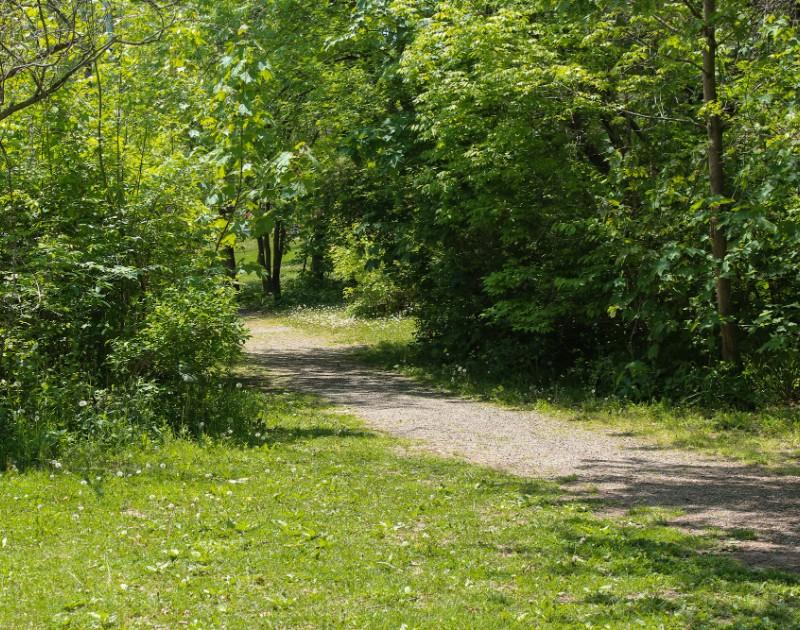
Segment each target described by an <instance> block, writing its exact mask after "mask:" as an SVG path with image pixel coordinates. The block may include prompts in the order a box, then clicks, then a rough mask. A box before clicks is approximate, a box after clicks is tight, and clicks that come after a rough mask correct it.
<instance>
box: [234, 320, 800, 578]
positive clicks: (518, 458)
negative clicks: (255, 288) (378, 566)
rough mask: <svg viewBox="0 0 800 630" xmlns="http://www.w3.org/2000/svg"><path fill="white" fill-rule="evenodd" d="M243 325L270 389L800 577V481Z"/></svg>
mask: <svg viewBox="0 0 800 630" xmlns="http://www.w3.org/2000/svg"><path fill="white" fill-rule="evenodd" d="M248 324H249V326H250V330H251V333H252V338H251V339H250V341H249V342H248V345H247V352H248V356H249V357H250V359H251V360H252V361H254V362H255V363H258V364H261V365H263V366H264V367H266V368H267V369H268V370H269V371H270V372H271V373H272V375H273V376H274V378H275V379H276V381H277V384H278V385H280V386H281V387H287V388H290V389H293V390H296V391H303V392H310V393H314V394H317V395H319V396H321V397H323V398H325V399H327V400H329V401H331V402H333V403H335V404H336V405H339V406H341V407H343V408H345V409H347V410H349V411H351V412H352V413H353V414H355V415H357V416H359V417H361V418H362V419H364V420H365V421H366V422H367V424H368V425H369V426H371V427H373V428H375V429H377V430H380V431H384V432H386V433H390V434H392V435H396V436H400V437H404V438H410V439H413V440H417V441H418V442H419V444H420V446H421V447H422V448H425V449H426V450H430V451H433V452H435V453H438V454H442V455H448V456H458V457H462V458H465V459H467V460H469V461H471V462H475V463H477V464H481V465H484V466H489V467H492V468H497V469H500V470H504V471H507V472H511V473H514V474H517V475H521V476H528V477H546V478H554V479H559V480H561V481H562V484H563V485H564V487H565V488H566V489H568V490H570V491H572V492H573V493H575V494H577V495H579V496H581V498H582V499H585V500H590V501H597V502H599V503H600V504H601V506H598V507H599V510H600V511H601V512H603V511H605V512H608V513H610V514H615V513H624V510H626V509H629V508H631V507H634V506H660V507H666V508H679V509H680V510H682V511H683V514H682V515H681V516H680V517H678V518H676V519H674V520H673V521H672V522H673V524H675V525H677V526H679V527H681V528H684V529H687V530H691V531H701V530H703V529H706V528H709V527H716V528H721V529H726V530H736V529H740V530H749V531H751V532H755V534H756V539H755V540H735V539H734V537H732V538H731V540H730V545H729V549H730V550H731V551H732V552H733V553H735V554H736V555H738V556H739V557H741V558H742V559H744V560H745V561H748V562H750V563H752V564H756V565H760V566H772V567H779V568H784V569H790V570H796V571H800V477H794V476H781V477H777V476H771V475H769V474H766V473H764V472H763V471H762V470H759V469H757V468H754V467H749V466H744V465H741V464H737V463H734V462H730V461H726V460H722V459H713V458H709V457H705V456H702V455H698V454H697V453H694V452H689V451H680V450H671V449H662V448H658V447H656V446H654V445H652V444H648V443H646V442H644V441H642V440H641V439H637V438H631V437H627V436H623V435H620V434H618V433H617V434H615V433H614V432H613V431H612V430H596V429H592V430H591V431H589V430H586V429H583V428H581V427H579V426H576V425H575V424H574V423H570V422H567V421H560V420H554V419H552V418H547V417H544V416H542V415H540V414H538V413H535V412H531V411H515V410H509V409H503V408H499V407H495V406H492V405H488V404H483V403H479V402H474V401H469V400H463V399H459V398H455V397H452V396H448V395H445V394H442V393H439V392H434V391H431V390H430V389H427V388H425V387H424V386H422V385H419V384H418V383H415V382H414V381H412V380H410V379H407V378H405V377H402V376H398V375H396V374H392V373H386V372H381V371H377V370H374V369H371V368H366V367H364V366H362V365H359V364H358V363H356V362H353V361H352V360H351V359H349V358H348V348H347V347H342V346H332V345H329V344H328V343H326V342H325V341H324V340H322V339H319V338H315V337H313V336H311V335H307V334H305V333H302V332H299V331H298V330H295V329H293V328H287V327H283V326H277V325H275V324H274V323H271V322H270V320H259V319H255V318H253V319H250V320H248ZM565 478H567V480H566V481H565ZM739 537H741V536H739Z"/></svg>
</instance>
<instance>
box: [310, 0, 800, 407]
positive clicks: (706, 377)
mask: <svg viewBox="0 0 800 630" xmlns="http://www.w3.org/2000/svg"><path fill="white" fill-rule="evenodd" d="M796 17H797V16H796V14H795V13H794V10H793V5H791V4H781V3H770V4H768V5H766V4H764V3H753V2H723V3H720V5H719V7H717V6H715V4H714V3H713V2H712V3H709V2H706V3H701V2H674V3H657V4H656V3H647V2H635V3H619V2H613V1H596V2H581V3H556V2H548V1H539V2H514V1H513V0H503V1H493V2H487V1H468V0H458V1H444V2H429V3H416V2H415V3H409V2H392V3H386V4H385V3H379V2H373V3H364V4H363V5H362V11H361V12H360V13H358V19H356V20H355V21H354V28H353V31H352V33H351V35H350V38H349V39H348V40H346V42H347V45H348V46H351V47H352V48H353V50H355V51H357V53H354V55H355V56H356V58H357V59H358V61H357V62H356V63H357V65H358V66H359V68H363V67H367V68H369V71H370V73H371V77H372V78H371V80H370V81H368V87H367V88H365V89H371V90H373V91H375V92H376V97H379V98H382V99H383V101H384V108H383V111H381V112H380V114H379V115H378V116H375V115H374V112H372V111H365V112H364V114H363V123H362V125H361V126H359V127H358V128H354V129H352V130H350V133H349V135H348V137H347V140H346V141H345V142H343V143H341V145H340V147H339V151H340V153H344V154H345V155H347V156H348V157H349V158H350V160H351V161H350V163H349V168H347V169H346V168H344V167H341V166H340V167H339V169H338V170H337V171H333V172H331V173H329V174H326V173H324V172H320V173H319V176H320V178H321V180H322V181H321V182H320V185H321V186H323V187H336V188H338V189H339V190H341V196H340V197H339V201H338V206H336V205H335V204H334V208H337V207H339V208H342V209H343V211H341V212H339V215H340V216H345V217H347V218H348V219H349V223H348V225H351V226H352V227H354V228H355V229H356V233H363V234H366V235H367V237H368V242H369V243H370V244H371V247H370V250H369V251H370V254H371V255H370V260H371V261H372V264H373V268H375V269H384V270H386V273H388V274H390V275H392V279H393V280H394V281H396V282H397V283H398V285H399V286H402V287H405V290H406V291H407V292H410V293H412V294H413V296H414V298H415V300H416V303H417V305H418V314H419V317H420V323H421V330H420V337H421V340H422V341H423V342H425V343H426V345H427V347H428V348H429V349H432V350H435V351H436V352H438V353H439V355H440V356H442V357H443V358H445V359H446V360H454V361H455V360H457V361H459V362H464V361H466V362H472V363H473V364H475V365H480V366H484V367H482V368H481V369H485V366H486V365H487V363H488V366H489V368H490V369H494V370H496V371H503V370H505V371H508V370H519V371H523V372H529V373H533V374H534V375H535V376H539V377H541V376H546V375H550V376H561V375H564V374H567V373H571V374H573V375H575V376H577V377H579V378H580V379H581V380H582V381H584V382H587V383H588V384H590V385H592V386H593V387H595V388H596V389H600V390H604V391H614V392H617V393H622V394H624V395H628V396H634V397H643V398H650V397H658V396H662V395H665V394H666V395H670V396H675V397H678V398H684V397H686V396H692V397H693V398H696V397H697V395H704V396H705V399H706V400H707V401H709V402H712V401H713V402H726V401H727V402H730V403H734V404H754V403H759V402H765V401H767V400H771V401H774V400H786V399H791V398H796V397H797V395H798V392H799V391H800V363H799V362H798V352H800V344H799V342H800V334H799V333H800V330H799V329H798V325H800V310H798V308H799V307H800V303H799V302H798V296H799V295H800V275H799V274H798V269H800V267H799V266H798V262H800V261H798V255H799V254H800V241H798V238H799V237H800V231H799V228H800V223H799V221H800V213H799V211H800V195H799V193H800V188H799V186H798V184H800V181H799V180H798V176H797V173H798V166H799V164H798V158H800V152H799V151H798V149H799V148H800V141H799V140H798V139H799V138H800V136H799V135H798V131H799V130H800V121H799V120H798V115H797V86H798V84H799V80H800V62H799V58H798V54H799V53H800V39H798V29H797V23H796V21H795V19H796ZM340 45H341V44H340ZM365 49H366V50H367V51H369V50H371V51H374V52H379V53H380V57H379V59H378V60H376V59H375V58H374V57H371V56H369V55H368V53H366V52H364V51H365ZM354 76H358V75H354ZM342 172H344V173H345V174H346V177H345V178H343V177H342ZM346 231H347V230H345V232H346Z"/></svg>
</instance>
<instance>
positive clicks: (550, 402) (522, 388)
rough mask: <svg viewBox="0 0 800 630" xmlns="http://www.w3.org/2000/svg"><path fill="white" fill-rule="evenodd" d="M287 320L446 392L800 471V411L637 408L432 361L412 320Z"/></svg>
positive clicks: (303, 315) (295, 315)
mask: <svg viewBox="0 0 800 630" xmlns="http://www.w3.org/2000/svg"><path fill="white" fill-rule="evenodd" d="M279 317H280V319H281V321H282V322H283V323H284V324H286V325H289V326H294V327H296V328H299V329H301V330H306V331H308V332H310V333H313V334H316V335H321V336H325V337H326V338H328V339H329V340H331V341H332V342H334V343H344V344H352V345H361V346H363V347H362V348H359V349H358V350H356V351H355V354H356V356H357V357H358V358H359V359H361V360H362V361H364V362H367V363H370V364H372V365H375V366H378V367H381V368H384V369H386V368H388V369H395V370H397V371H400V372H403V373H404V374H406V375H408V376H412V377H414V378H416V379H418V380H421V381H424V382H426V383H427V384H428V385H431V386H434V387H437V388H439V389H442V390H446V391H450V392H454V393H457V394H459V395H461V396H465V397H471V398H476V399H480V400H487V401H492V402H495V403H498V404H501V405H509V406H514V407H523V408H530V409H534V410H537V411H540V412H542V413H546V414H548V415H551V416H555V417H559V418H562V419H565V420H569V421H573V422H579V423H581V424H584V425H589V426H595V427H599V428H608V427H611V428H613V429H614V430H615V431H618V432H621V433H625V434H631V435H636V436H641V437H644V438H647V439H649V440H653V441H654V442H656V443H657V444H659V445H661V446H665V447H678V448H690V449H697V450H700V451H703V452H707V453H713V454H717V455H724V456H727V457H731V458H734V459H737V460H739V461H742V462H744V463H748V464H757V465H760V466H764V467H768V468H770V469H772V470H773V471H774V472H777V473H786V474H798V473H800V408H790V407H776V408H772V409H762V410H759V411H756V412H748V411H726V410H704V409H701V408H698V407H691V406H684V407H681V406H676V405H673V404H669V403H645V404H636V403H631V402H629V401H625V400H619V399H613V398H599V397H596V396H593V395H591V394H589V393H587V392H586V391H585V390H580V389H576V388H568V387H559V386H558V385H547V386H545V387H536V386H533V385H531V383H530V382H529V381H528V380H526V379H525V378H517V379H513V378H506V379H490V378H487V377H485V376H483V375H481V373H480V370H477V369H473V371H472V372H470V371H468V370H465V369H464V368H460V367H459V366H454V365H441V364H435V363H431V362H429V361H426V360H425V359H424V358H423V357H422V356H421V354H420V353H419V352H418V351H416V349H415V347H414V346H413V334H414V321H413V319H411V318H408V317H394V318H384V319H379V320H364V319H358V318H354V317H348V316H347V315H346V314H345V312H344V310H343V309H341V308H339V309H337V308H329V309H299V310H295V311H293V312H290V313H284V314H281V315H280V316H279Z"/></svg>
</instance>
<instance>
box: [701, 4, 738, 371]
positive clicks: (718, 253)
mask: <svg viewBox="0 0 800 630" xmlns="http://www.w3.org/2000/svg"><path fill="white" fill-rule="evenodd" d="M716 15H717V7H716V0H703V19H704V22H705V26H704V34H705V39H706V47H705V50H704V51H703V101H704V103H705V104H706V106H707V107H709V108H710V113H709V114H708V121H707V130H708V172H709V181H710V185H711V194H712V195H719V196H720V197H723V196H724V194H725V171H724V167H723V162H722V156H723V144H722V141H723V136H722V133H723V132H722V118H721V117H720V115H719V114H718V113H717V111H716V108H717V34H716V26H715V25H714V19H715V18H716ZM723 210H724V208H722V207H721V206H720V207H715V209H714V210H713V211H712V214H711V219H710V225H709V234H710V237H711V251H712V254H713V255H714V259H715V260H716V261H717V269H716V294H717V312H718V313H719V316H720V318H722V328H721V330H720V337H721V341H722V349H721V356H722V360H723V361H728V362H735V361H736V360H737V359H738V350H737V347H736V325H735V324H734V322H733V321H731V316H732V315H733V307H732V304H731V302H732V298H731V293H732V291H731V280H730V278H726V277H723V276H722V272H721V269H720V267H721V263H722V261H723V260H724V259H725V256H726V254H727V253H728V240H727V238H726V236H725V233H724V232H723V231H722V230H721V229H720V226H719V212H720V211H723Z"/></svg>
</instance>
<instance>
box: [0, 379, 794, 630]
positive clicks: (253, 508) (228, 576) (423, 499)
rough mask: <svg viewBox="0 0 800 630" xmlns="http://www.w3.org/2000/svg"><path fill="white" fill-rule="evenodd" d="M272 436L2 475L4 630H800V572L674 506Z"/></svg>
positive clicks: (302, 433)
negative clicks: (622, 514)
mask: <svg viewBox="0 0 800 630" xmlns="http://www.w3.org/2000/svg"><path fill="white" fill-rule="evenodd" d="M259 395H260V394H259ZM254 426H256V427H258V426H260V427H261V428H260V429H259V430H257V431H253V432H252V433H251V434H249V435H248V434H244V435H243V434H241V433H240V432H239V431H234V430H233V428H232V433H231V435H230V436H229V437H226V438H217V439H211V438H207V439H201V440H199V441H190V440H186V439H175V438H173V439H167V440H165V441H163V442H160V443H150V444H147V443H143V444H141V445H139V446H137V447H135V448H131V450H129V451H128V452H125V453H121V454H119V455H116V456H109V457H108V458H107V459H106V460H105V461H104V462H103V464H102V466H98V465H95V466H94V467H93V468H92V469H91V472H88V469H87V470H81V469H80V467H71V466H70V464H69V463H68V462H63V467H62V468H57V467H56V466H54V467H53V468H52V470H39V471H28V472H24V473H13V472H12V473H6V474H4V475H3V476H2V477H0V514H1V515H2V520H0V541H1V542H0V602H2V603H1V604H0V627H2V628H42V627H74V628H94V627H96V628H101V627H107V628H117V627H120V628H137V627H145V628H152V627H157V628H177V627H189V628H222V627H225V628H261V627H264V628H270V627H274V628H325V627H329V628H334V627H335V628H341V627H352V628H365V627H369V628H393V629H399V628H408V629H411V628H514V627H519V628H530V627H563V628H575V627H611V628H631V627H645V628H719V627H736V628H791V627H800V577H797V576H790V575H786V574H779V573H775V572H772V573H764V572H754V571H750V570H748V569H746V568H744V567H743V566H741V565H739V564H738V563H736V562H735V561H733V560H730V559H727V558H724V557H722V556H719V555H716V554H715V553H713V552H712V551H711V549H712V546H713V543H714V541H713V540H712V539H711V538H698V537H689V536H685V535H683V534H681V533H679V532H677V531H675V530H674V529H670V528H667V527H663V526H661V525H660V524H659V515H658V513H657V512H651V511H644V512H637V513H632V514H631V515H630V516H629V517H628V518H627V519H623V520H622V521H621V522H620V521H610V520H603V519H600V518H598V517H596V516H594V515H593V514H592V513H591V511H590V509H589V507H588V506H586V505H583V504H581V503H576V502H567V501H563V500H562V496H561V495H560V492H559V490H558V488H557V486H555V485H554V484H550V483H543V482H535V481H524V480H521V479H518V478H514V477H510V476H506V475H503V474H500V473H496V472H492V471H488V470H485V469H481V468H477V467H474V466H471V465H467V464H464V463H460V462H457V461H452V460H444V459H435V458H432V457H429V456H422V455H418V454H413V453H407V452H406V449H405V447H404V445H403V443H401V442H398V441H397V440H395V439H390V438H386V437H381V436H378V435H375V434H373V433H370V432H368V431H367V430H365V429H364V427H363V426H362V425H361V424H359V422H358V421H356V420H354V419H352V418H349V417H347V416H343V415H340V414H338V413H334V412H332V410H328V409H325V408H323V407H321V406H319V405H318V404H317V403H315V401H314V400H313V399H310V398H308V397H299V396H295V395H264V398H263V412H262V417H261V418H260V421H259V422H257V423H255V425H254ZM251 431H252V429H251Z"/></svg>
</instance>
